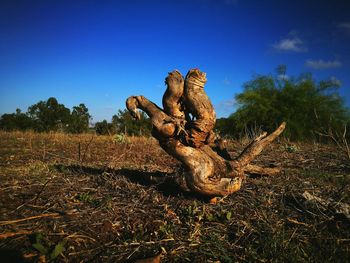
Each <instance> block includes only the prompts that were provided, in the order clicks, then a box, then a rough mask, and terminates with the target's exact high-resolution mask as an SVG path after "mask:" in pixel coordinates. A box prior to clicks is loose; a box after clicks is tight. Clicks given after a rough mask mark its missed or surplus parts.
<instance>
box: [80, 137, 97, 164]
mask: <svg viewBox="0 0 350 263" xmlns="http://www.w3.org/2000/svg"><path fill="white" fill-rule="evenodd" d="M94 138H95V134H93V135H92V137H91V139H90V141H89V143H88V144H87V145H86V146H85V150H84V153H83V157H82V158H81V160H80V158H79V160H80V161H81V162H84V160H85V155H86V153H87V151H88V149H89V147H90V144H91V143H92V141H93V139H94ZM79 145H80V144H79ZM79 147H80V146H79ZM79 149H80V148H79ZM79 157H80V150H79Z"/></svg>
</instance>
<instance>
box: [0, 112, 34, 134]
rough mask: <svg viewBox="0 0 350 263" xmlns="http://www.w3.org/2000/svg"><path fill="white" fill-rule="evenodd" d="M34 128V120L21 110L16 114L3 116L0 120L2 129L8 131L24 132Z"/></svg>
mask: <svg viewBox="0 0 350 263" xmlns="http://www.w3.org/2000/svg"><path fill="white" fill-rule="evenodd" d="M32 128H33V121H32V119H31V118H30V117H29V116H28V115H27V114H25V113H22V112H21V110H20V109H16V113H11V114H3V115H2V116H1V118H0V129H2V130H6V131H14V130H19V131H24V130H29V129H32Z"/></svg>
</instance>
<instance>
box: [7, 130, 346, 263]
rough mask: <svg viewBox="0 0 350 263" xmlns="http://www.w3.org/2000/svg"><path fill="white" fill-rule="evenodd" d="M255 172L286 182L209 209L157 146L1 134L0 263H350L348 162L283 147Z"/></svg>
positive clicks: (254, 184) (251, 187)
mask: <svg viewBox="0 0 350 263" xmlns="http://www.w3.org/2000/svg"><path fill="white" fill-rule="evenodd" d="M247 142H248V141H246V142H243V141H228V142H227V143H226V144H227V146H228V148H229V150H230V152H231V154H232V155H237V154H238V153H239V152H240V151H241V150H242V149H243V148H244V146H245V145H246V144H247ZM256 163H257V164H259V165H261V166H265V167H276V166H277V167H281V168H282V172H281V173H280V174H279V175H277V176H274V177H258V176H255V177H247V178H246V180H245V182H244V185H243V187H242V189H241V190H240V191H239V192H237V193H234V194H232V195H229V196H226V197H223V198H217V199H216V200H208V198H205V197H202V196H198V195H194V194H191V193H188V192H183V191H181V190H180V189H179V188H178V187H176V185H174V184H172V183H171V182H172V180H169V178H173V177H176V176H178V174H179V173H181V171H182V168H181V165H180V163H179V162H178V161H176V160H175V159H172V158H171V157H169V156H168V155H167V154H166V153H165V152H164V151H163V150H162V149H161V148H160V147H159V145H158V144H157V142H156V141H155V140H154V139H152V138H143V137H142V138H138V137H122V136H117V137H112V136H96V135H93V134H85V135H67V134H60V133H52V134H36V133H32V132H26V133H21V132H11V133H8V132H0V258H1V262H47V261H57V262H137V260H140V259H146V261H143V262H159V261H161V262H252V261H253V262H349V258H350V219H349V216H348V214H346V211H345V210H346V209H345V210H344V209H343V208H344V207H345V208H349V205H350V187H349V184H350V161H349V159H348V158H347V156H346V154H344V153H343V152H341V151H340V150H338V149H337V148H336V147H334V146H332V145H320V144H316V143H314V144H311V143H290V142H287V141H284V140H279V141H277V142H275V143H273V144H272V145H270V146H269V147H268V148H267V149H266V150H265V151H264V152H263V153H262V154H261V155H260V156H259V157H258V158H257V159H256ZM305 193H307V194H305ZM309 196H312V198H313V200H310V198H309V199H308V197H309ZM342 209H343V210H342ZM344 211H345V212H344ZM348 212H349V211H348ZM152 260H153V261H152ZM139 262H141V261H139Z"/></svg>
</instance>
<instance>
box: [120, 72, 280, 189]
mask: <svg viewBox="0 0 350 263" xmlns="http://www.w3.org/2000/svg"><path fill="white" fill-rule="evenodd" d="M165 83H166V85H167V89H166V91H165V93H164V96H163V101H162V104H163V109H161V108H159V107H158V106H157V105H156V104H154V103H153V102H151V101H149V100H148V99H146V98H145V97H144V96H131V97H129V98H128V99H127V100H126V107H127V109H128V110H129V111H130V113H131V115H132V116H133V117H135V118H136V119H138V118H139V112H138V109H140V110H142V111H144V112H145V113H146V114H147V115H148V116H149V117H150V119H151V121H152V124H153V128H152V135H153V137H155V138H156V139H157V140H158V141H159V145H160V146H161V147H162V148H163V149H164V150H165V151H166V152H167V153H168V154H169V155H171V156H173V157H174V158H176V159H177V160H179V161H180V162H181V163H182V164H183V166H184V174H183V175H181V176H183V178H179V180H178V182H180V181H181V183H179V185H181V186H182V187H184V188H186V189H189V190H190V191H194V192H196V193H200V194H203V195H207V196H224V195H228V194H231V193H233V192H236V191H238V190H239V189H240V188H241V186H242V182H243V179H244V177H245V176H246V174H261V175H275V174H277V173H278V172H279V169H278V168H264V167H260V166H257V165H252V164H250V162H251V161H253V159H254V158H255V157H256V156H257V155H259V154H260V153H261V151H262V150H263V149H264V148H265V147H266V146H267V145H268V144H270V143H271V142H272V141H273V140H274V139H276V138H277V137H278V136H279V135H280V134H281V133H282V132H283V130H284V129H285V125H286V124H285V123H282V124H281V125H280V126H279V127H278V128H277V129H276V130H275V131H274V132H273V133H271V134H270V135H267V134H266V133H263V134H262V135H260V136H258V137H257V138H256V139H254V140H253V141H252V142H251V143H250V144H249V145H248V146H247V147H246V148H245V149H244V150H243V152H242V153H241V154H240V155H239V156H238V157H237V158H231V156H230V154H229V153H228V151H227V150H226V149H225V147H224V145H223V143H222V141H221V140H220V139H219V137H218V136H217V135H216V134H215V133H214V131H213V129H214V126H215V121H216V114H215V110H214V107H213V105H212V104H211V102H210V99H209V97H208V96H207V94H206V93H205V91H204V85H205V83H206V74H205V73H204V72H201V71H200V70H199V69H191V70H190V71H189V72H188V73H187V75H186V77H185V78H184V77H183V76H182V75H181V73H180V72H179V71H178V70H174V71H173V72H170V73H169V74H168V76H167V77H166V79H165Z"/></svg>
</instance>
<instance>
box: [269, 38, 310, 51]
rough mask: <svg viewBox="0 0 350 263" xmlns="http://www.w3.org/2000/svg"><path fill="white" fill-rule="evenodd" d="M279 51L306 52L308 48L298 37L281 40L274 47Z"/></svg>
mask: <svg viewBox="0 0 350 263" xmlns="http://www.w3.org/2000/svg"><path fill="white" fill-rule="evenodd" d="M272 47H273V48H274V49H275V50H277V51H289V52H306V51H307V48H306V47H305V45H304V42H303V41H302V40H301V39H300V38H299V37H297V36H290V37H286V38H283V39H281V40H280V41H279V42H278V43H275V44H274V45H272Z"/></svg>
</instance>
